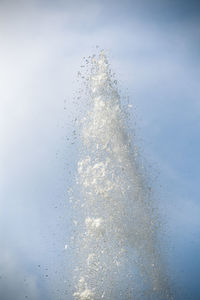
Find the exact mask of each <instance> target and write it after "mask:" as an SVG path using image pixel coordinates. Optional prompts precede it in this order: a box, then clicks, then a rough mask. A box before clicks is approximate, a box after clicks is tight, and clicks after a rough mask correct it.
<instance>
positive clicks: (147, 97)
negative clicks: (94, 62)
mask: <svg viewBox="0 0 200 300" xmlns="http://www.w3.org/2000/svg"><path fill="white" fill-rule="evenodd" d="M199 23H200V4H199V2H198V1H180V0H179V1H169V0H166V1H158V0H157V1H156V0H153V1H147V0H146V1H144V0H142V1H127V0H125V1H97V0H93V1H89V0H86V1H64V0H63V1H56V2H55V1H45V0H44V1H33V0H30V1H23V0H21V1H14V0H13V1H11V0H7V1H3V0H2V1H1V2H0V28H1V29H0V32H1V34H0V43H1V49H0V61H1V69H0V82H1V85H0V99H1V100H0V103H1V110H0V120H1V122H2V123H1V126H0V128H1V129H0V132H1V137H2V138H1V143H2V146H1V149H0V155H1V158H2V159H1V161H2V168H1V169H2V172H1V175H0V176H1V197H0V238H1V249H0V273H1V274H0V276H1V277H0V298H1V299H4V300H11V299H15V300H18V299H20V300H21V299H25V297H26V296H27V297H28V298H29V299H34V300H35V299H58V295H60V297H61V299H68V298H67V296H66V295H65V288H66V286H67V284H66V283H65V281H66V280H67V279H68V277H69V274H70V272H69V268H70V265H69V263H68V261H67V254H66V251H65V250H64V245H65V242H66V240H67V237H68V236H69V233H70V230H71V229H70V223H71V213H70V208H69V206H68V195H67V189H68V188H69V187H70V185H71V184H72V183H73V176H74V174H75V166H76V162H77V161H76V160H77V143H75V144H72V143H73V141H74V136H73V132H72V131H73V126H74V119H75V118H76V117H77V116H79V115H80V114H81V113H82V111H84V109H85V108H84V107H85V106H84V103H80V104H77V101H75V103H74V100H73V97H76V91H77V89H78V83H77V72H78V71H79V69H80V65H81V64H82V59H83V57H84V56H89V55H92V54H93V53H94V52H95V51H96V45H99V46H100V47H101V48H103V49H105V51H106V52H107V53H108V54H109V57H110V62H111V66H112V69H113V71H114V72H115V73H116V77H117V78H118V80H119V82H120V87H121V91H122V94H123V93H124V94H126V95H127V94H128V95H129V99H130V100H129V101H130V102H131V104H133V106H134V107H136V113H135V111H133V113H131V115H132V118H133V120H134V118H136V121H137V128H138V135H139V138H141V139H142V142H141V145H142V146H141V148H142V150H143V152H144V156H145V158H146V159H147V161H148V162H149V163H150V164H152V165H153V166H154V168H155V169H156V170H157V171H156V172H157V173H158V172H159V173H158V181H157V193H158V195H159V199H160V200H159V201H160V204H161V207H162V214H163V219H164V220H166V221H167V224H168V225H167V230H166V231H167V238H168V240H169V243H168V246H167V252H168V256H169V258H168V259H169V268H170V270H171V277H172V282H173V285H174V286H175V289H177V290H178V292H179V295H177V296H176V297H177V299H182V300H183V299H187V300H188V299H192V300H193V299H199V298H200V287H199V286H198V285H199V284H198V283H199V282H198V278H199V277H200V256H199V253H200V200H199V179H200V176H199V153H200V141H199V132H200V86H199V75H200V74H199V73H200V68H199V67H200V62H199V53H200V24H199ZM135 114H136V117H135ZM160 185H161V186H162V187H160ZM57 289H58V290H59V291H57Z"/></svg>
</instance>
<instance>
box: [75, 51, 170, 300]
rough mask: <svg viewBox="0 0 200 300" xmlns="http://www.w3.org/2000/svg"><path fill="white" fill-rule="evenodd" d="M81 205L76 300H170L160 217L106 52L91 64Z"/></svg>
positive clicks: (81, 163)
mask: <svg viewBox="0 0 200 300" xmlns="http://www.w3.org/2000/svg"><path fill="white" fill-rule="evenodd" d="M87 91H88V95H89V97H90V100H91V107H90V109H89V111H88V113H87V114H86V115H85V116H84V118H83V119H82V121H81V140H82V146H81V149H80V159H79V162H78V176H77V184H78V187H79V188H80V197H79V199H77V200H74V201H75V207H76V209H77V210H78V214H79V218H78V220H77V221H75V222H76V225H77V224H78V225H77V226H76V228H78V230H77V231H78V232H77V234H76V237H75V242H74V243H75V247H76V253H75V255H76V267H75V270H74V286H75V290H74V294H73V297H74V299H76V300H99V299H107V300H117V299H120V300H121V299H154V300H155V299H162V300H163V299H172V297H171V296H170V292H169V287H168V281H167V276H166V274H165V270H164V265H163V263H162V257H161V253H160V247H159V239H158V235H159V230H160V229H159V228H160V227H159V214H158V211H157V209H156V203H155V201H154V199H153V196H152V192H151V187H150V185H149V182H148V176H146V174H145V171H144V168H143V164H142V161H141V159H140V153H139V150H138V148H137V145H135V141H134V138H133V137H132V136H131V135H130V133H129V130H128V128H127V121H126V117H127V116H126V113H125V112H124V109H123V108H122V104H121V100H120V96H119V93H118V91H117V84H116V81H115V80H114V79H113V77H112V73H111V70H110V66H109V64H108V61H107V58H106V56H105V54H104V52H103V51H101V52H100V54H99V55H98V56H97V57H93V58H91V63H90V71H89V74H88V78H87Z"/></svg>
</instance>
